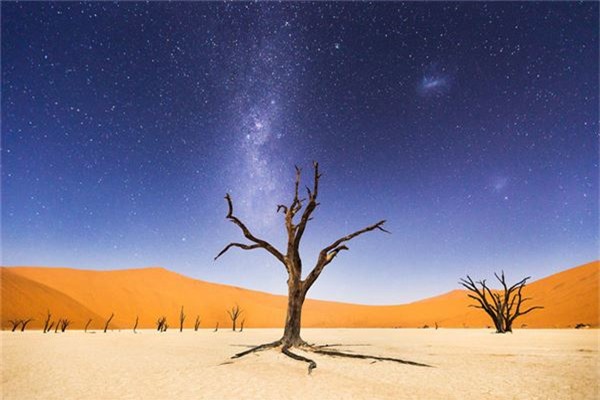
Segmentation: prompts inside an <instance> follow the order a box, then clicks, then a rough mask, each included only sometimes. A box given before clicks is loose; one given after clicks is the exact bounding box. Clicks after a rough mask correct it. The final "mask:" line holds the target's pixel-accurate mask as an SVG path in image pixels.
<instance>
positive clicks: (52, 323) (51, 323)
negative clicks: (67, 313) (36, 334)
mask: <svg viewBox="0 0 600 400" xmlns="http://www.w3.org/2000/svg"><path fill="white" fill-rule="evenodd" d="M53 326H54V321H52V322H50V325H48V330H47V331H46V332H50V331H51V330H52V327H53Z"/></svg>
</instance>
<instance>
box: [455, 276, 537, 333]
mask: <svg viewBox="0 0 600 400" xmlns="http://www.w3.org/2000/svg"><path fill="white" fill-rule="evenodd" d="M494 276H495V277H496V279H497V280H498V281H499V282H500V284H501V285H502V289H500V290H492V289H490V288H489V287H488V286H487V284H486V280H485V279H484V280H481V281H477V282H475V281H473V279H471V277H470V276H469V275H467V277H466V279H463V278H461V279H460V281H459V283H460V284H461V285H462V286H463V287H464V288H466V289H467V290H468V291H469V292H470V293H469V294H467V295H468V296H469V297H470V298H471V299H473V300H475V301H477V304H471V305H470V306H469V307H473V308H480V309H482V310H483V311H485V313H486V314H487V315H488V316H489V317H490V318H491V320H492V322H493V323H494V327H495V328H496V333H506V332H512V326H513V322H514V321H515V319H517V318H518V317H520V316H521V315H525V314H527V313H530V312H531V311H533V310H538V309H542V308H544V307H542V306H533V307H529V308H527V309H522V308H521V307H522V305H523V303H524V302H526V301H528V300H531V298H530V297H523V296H522V293H521V292H522V291H523V288H524V287H525V284H526V283H527V280H529V279H530V278H531V277H530V276H528V277H526V278H524V279H522V280H520V281H519V282H517V283H515V284H514V285H512V286H510V287H509V286H508V285H507V284H506V279H505V278H504V271H502V273H501V275H500V276H498V274H496V273H494Z"/></svg>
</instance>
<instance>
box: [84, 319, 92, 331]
mask: <svg viewBox="0 0 600 400" xmlns="http://www.w3.org/2000/svg"><path fill="white" fill-rule="evenodd" d="M91 323H92V319H91V318H90V319H88V322H87V324H85V329H84V330H83V332H84V333H87V330H88V326H90V324H91Z"/></svg>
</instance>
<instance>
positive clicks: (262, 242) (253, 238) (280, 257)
mask: <svg viewBox="0 0 600 400" xmlns="http://www.w3.org/2000/svg"><path fill="white" fill-rule="evenodd" d="M225 200H227V207H228V210H227V216H226V218H227V219H228V220H230V221H231V222H233V223H234V224H236V225H237V226H238V227H239V228H240V229H241V230H242V232H243V234H244V236H245V237H246V239H248V240H250V241H251V242H254V243H256V246H255V245H241V244H240V243H231V244H229V245H228V246H227V247H225V249H223V251H221V253H219V254H218V255H217V256H216V257H215V260H216V259H217V258H219V256H220V255H222V254H223V253H225V252H226V251H227V250H229V249H230V248H231V247H240V248H242V249H245V250H250V248H246V247H244V246H247V247H251V248H253V249H256V248H259V247H261V248H263V249H265V250H267V251H268V252H269V253H271V254H272V255H273V256H275V258H277V259H278V260H279V261H281V262H282V263H283V264H284V265H285V258H284V257H283V254H281V253H280V252H279V250H277V249H276V248H275V247H274V246H273V245H271V244H270V243H269V242H267V241H266V240H262V239H259V238H257V237H256V236H254V235H253V234H252V232H250V230H249V229H248V227H247V226H246V225H245V224H244V223H243V222H242V221H240V219H239V218H237V217H236V216H234V215H233V202H232V201H231V196H230V195H229V193H227V194H226V195H225ZM252 246H255V247H252ZM286 268H287V267H286Z"/></svg>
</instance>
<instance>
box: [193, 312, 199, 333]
mask: <svg viewBox="0 0 600 400" xmlns="http://www.w3.org/2000/svg"><path fill="white" fill-rule="evenodd" d="M198 328H200V316H199V315H196V321H195V322H194V331H196V332H197V331H198Z"/></svg>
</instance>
